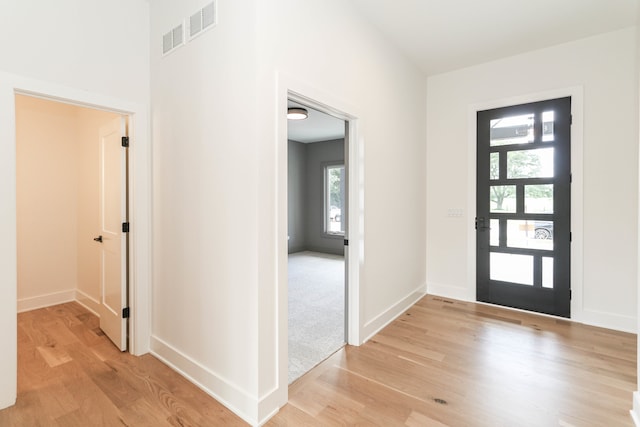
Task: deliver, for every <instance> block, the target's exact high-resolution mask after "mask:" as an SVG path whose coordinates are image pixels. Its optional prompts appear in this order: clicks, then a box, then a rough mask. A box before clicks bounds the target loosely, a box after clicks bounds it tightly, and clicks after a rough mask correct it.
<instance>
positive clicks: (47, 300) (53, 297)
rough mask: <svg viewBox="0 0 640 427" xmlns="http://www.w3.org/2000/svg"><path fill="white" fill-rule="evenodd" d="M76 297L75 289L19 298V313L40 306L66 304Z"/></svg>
mask: <svg viewBox="0 0 640 427" xmlns="http://www.w3.org/2000/svg"><path fill="white" fill-rule="evenodd" d="M75 299H76V291H75V289H70V290H67V291H61V292H54V293H51V294H46V295H39V296H37V297H31V298H22V299H19V300H18V313H22V312H24V311H31V310H37V309H38V308H44V307H50V306H52V305H57V304H64V303H66V302H71V301H75Z"/></svg>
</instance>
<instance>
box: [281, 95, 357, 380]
mask: <svg viewBox="0 0 640 427" xmlns="http://www.w3.org/2000/svg"><path fill="white" fill-rule="evenodd" d="M288 108H296V109H298V110H300V109H301V110H304V111H306V116H307V117H306V118H304V119H301V120H288V127H287V140H288V142H287V144H288V149H287V153H288V179H287V183H288V184H287V194H288V198H287V200H288V207H287V208H288V224H287V231H288V307H289V311H288V331H289V332H288V349H289V351H288V354H289V364H288V366H289V368H288V382H289V384H291V383H292V382H294V381H295V380H296V379H298V378H300V377H301V376H302V375H304V374H305V373H306V372H308V371H309V370H310V369H312V368H313V367H314V366H316V365H317V364H318V363H320V362H322V361H323V360H324V359H326V358H327V357H329V356H330V355H331V354H333V353H334V352H335V351H337V350H338V349H340V348H342V347H343V346H344V344H345V343H346V342H347V333H346V331H347V327H346V325H347V314H348V312H347V306H348V301H347V294H348V292H347V280H346V277H348V274H347V273H348V271H347V269H348V268H347V266H348V263H347V262H345V259H346V242H347V241H348V227H347V223H348V221H347V220H348V217H349V216H348V214H349V212H348V194H347V191H348V181H347V177H348V176H349V174H348V172H349V164H348V155H347V153H348V122H346V121H345V120H342V119H339V118H336V117H334V116H332V115H330V114H327V113H326V112H324V111H320V110H319V109H316V108H312V107H310V106H308V105H305V104H304V103H301V102H297V101H295V100H292V99H289V101H288Z"/></svg>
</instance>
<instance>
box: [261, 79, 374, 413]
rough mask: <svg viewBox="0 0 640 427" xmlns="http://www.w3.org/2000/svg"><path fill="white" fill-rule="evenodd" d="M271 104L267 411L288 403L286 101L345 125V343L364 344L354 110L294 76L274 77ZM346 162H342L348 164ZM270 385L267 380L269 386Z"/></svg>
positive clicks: (359, 155) (360, 160)
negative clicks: (271, 307) (271, 301)
mask: <svg viewBox="0 0 640 427" xmlns="http://www.w3.org/2000/svg"><path fill="white" fill-rule="evenodd" d="M275 85H276V87H275V89H276V94H275V102H274V103H273V105H272V108H274V110H273V114H275V117H276V119H275V122H276V127H275V129H273V131H274V137H275V139H276V147H275V149H276V159H275V162H276V170H275V177H274V178H275V191H276V193H275V195H274V197H275V204H276V206H275V217H276V222H275V224H274V226H275V230H276V235H275V253H276V255H275V260H274V261H275V263H276V272H275V276H276V277H275V279H276V295H275V301H276V305H277V307H276V312H275V313H274V315H275V319H274V320H275V325H274V327H275V329H276V330H275V334H274V338H275V342H274V343H273V344H274V346H275V348H274V350H275V352H276V354H275V360H274V362H275V366H274V372H275V378H273V381H274V383H273V384H272V385H271V387H269V386H266V388H267V391H265V392H264V393H262V395H261V397H260V402H261V406H262V407H263V408H264V410H265V411H267V412H268V411H272V410H274V408H279V407H281V406H283V405H284V404H286V402H287V400H288V386H289V385H288V381H287V372H288V366H287V365H288V361H289V355H288V345H287V341H288V328H287V320H288V310H287V305H288V304H287V287H288V277H287V276H288V275H287V258H288V250H287V246H288V245H287V221H288V218H287V164H288V161H287V160H288V159H287V122H286V120H287V119H286V115H285V114H284V113H283V112H284V111H286V107H287V102H288V99H293V100H297V101H300V102H301V103H303V104H305V105H308V106H309V107H311V108H315V109H318V110H320V111H322V112H324V113H327V114H330V115H332V116H334V117H337V118H339V119H341V120H344V121H345V122H347V123H348V130H349V133H348V140H349V147H348V150H349V151H348V156H347V157H348V161H349V169H348V170H349V172H348V173H349V176H348V188H349V190H348V202H347V203H348V206H349V212H350V215H349V218H348V219H347V229H348V230H349V245H348V246H347V250H346V254H347V259H346V260H345V262H346V263H348V265H346V268H347V270H348V275H349V277H348V280H347V282H348V289H347V292H348V314H347V322H348V327H347V329H348V334H347V343H348V344H351V345H359V344H361V343H362V321H361V318H360V288H359V283H360V282H359V273H360V265H361V261H362V256H363V253H362V252H363V246H364V242H363V230H364V227H363V221H364V218H363V217H364V215H363V211H362V209H363V200H364V196H363V193H364V188H363V185H364V182H363V181H364V179H363V178H364V177H363V175H362V174H363V168H364V156H363V149H364V146H363V143H362V140H361V139H360V134H359V130H358V117H359V114H358V110H357V109H355V108H353V106H351V105H349V104H347V103H345V102H344V101H343V100H342V99H340V98H339V97H337V96H335V95H332V94H330V93H326V92H325V91H324V90H320V89H318V88H315V87H313V86H310V85H309V84H307V83H305V82H301V81H300V80H299V79H297V78H296V77H294V76H290V75H286V74H284V73H281V72H277V73H276V75H275ZM346 160H347V159H345V161H346ZM271 380H272V379H269V381H271Z"/></svg>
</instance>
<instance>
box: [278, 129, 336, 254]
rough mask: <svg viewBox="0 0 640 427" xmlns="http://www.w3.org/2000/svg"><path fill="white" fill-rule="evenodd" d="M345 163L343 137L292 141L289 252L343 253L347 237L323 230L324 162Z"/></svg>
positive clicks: (289, 189)
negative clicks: (305, 141) (326, 232)
mask: <svg viewBox="0 0 640 427" xmlns="http://www.w3.org/2000/svg"><path fill="white" fill-rule="evenodd" d="M339 163H344V139H337V140H332V141H324V142H314V143H311V144H302V143H300V142H296V141H291V140H290V141H289V179H288V191H289V206H288V210H289V229H288V230H289V253H293V252H300V251H305V250H309V251H315V252H323V253H329V254H337V255H343V254H344V242H343V241H344V238H343V237H342V236H331V235H327V234H325V232H324V200H323V199H324V166H325V165H328V164H339Z"/></svg>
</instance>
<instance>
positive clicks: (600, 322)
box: [572, 310, 638, 334]
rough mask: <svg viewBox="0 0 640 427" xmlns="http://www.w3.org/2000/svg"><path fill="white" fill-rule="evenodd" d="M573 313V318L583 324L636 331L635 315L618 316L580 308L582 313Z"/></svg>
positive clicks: (636, 321) (633, 332) (623, 330)
mask: <svg viewBox="0 0 640 427" xmlns="http://www.w3.org/2000/svg"><path fill="white" fill-rule="evenodd" d="M575 314H576V315H575V316H574V315H572V318H573V320H575V321H576V322H580V323H584V324H585V325H590V326H598V327H600V328H607V329H613V330H616V331H622V332H629V333H632V334H635V333H637V332H638V320H637V319H636V318H635V317H629V316H620V315H619V314H614V313H605V312H602V311H595V310H582V313H579V314H578V313H575Z"/></svg>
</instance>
